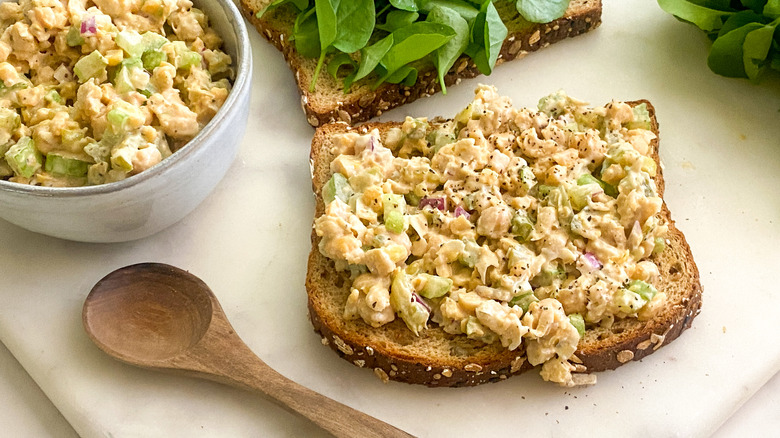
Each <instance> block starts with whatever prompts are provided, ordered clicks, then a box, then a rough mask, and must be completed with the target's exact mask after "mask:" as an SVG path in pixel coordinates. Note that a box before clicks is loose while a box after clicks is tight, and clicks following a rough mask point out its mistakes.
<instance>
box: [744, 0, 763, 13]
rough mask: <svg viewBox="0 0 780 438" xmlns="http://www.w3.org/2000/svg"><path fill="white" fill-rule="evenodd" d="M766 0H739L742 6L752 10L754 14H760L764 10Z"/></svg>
mask: <svg viewBox="0 0 780 438" xmlns="http://www.w3.org/2000/svg"><path fill="white" fill-rule="evenodd" d="M766 2H767V0H740V3H742V6H744V7H746V8H748V9H750V10H752V11H753V12H755V13H756V14H760V13H761V11H763V10H764V6H765V5H766Z"/></svg>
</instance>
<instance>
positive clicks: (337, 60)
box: [328, 53, 357, 79]
mask: <svg viewBox="0 0 780 438" xmlns="http://www.w3.org/2000/svg"><path fill="white" fill-rule="evenodd" d="M344 66H347V70H353V71H354V70H355V69H357V62H355V60H354V59H352V58H351V57H350V56H349V55H348V54H346V53H339V54H337V55H335V56H334V57H333V58H331V59H330V61H328V73H330V75H331V76H333V78H335V79H338V78H339V71H340V70H341V69H342V67H344Z"/></svg>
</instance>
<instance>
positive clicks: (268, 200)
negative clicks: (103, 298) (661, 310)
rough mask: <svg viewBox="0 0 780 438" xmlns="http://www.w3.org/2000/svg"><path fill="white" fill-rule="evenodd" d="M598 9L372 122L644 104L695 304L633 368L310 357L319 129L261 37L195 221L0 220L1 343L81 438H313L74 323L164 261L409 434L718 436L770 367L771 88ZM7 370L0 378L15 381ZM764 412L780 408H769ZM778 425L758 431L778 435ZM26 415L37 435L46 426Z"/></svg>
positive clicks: (775, 85) (658, 24)
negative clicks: (409, 378)
mask: <svg viewBox="0 0 780 438" xmlns="http://www.w3.org/2000/svg"><path fill="white" fill-rule="evenodd" d="M605 3H606V4H605V5H604V16H603V21H604V23H603V24H602V26H601V27H600V28H599V29H597V30H596V31H594V32H591V33H590V34H586V35H584V36H580V37H577V38H575V39H571V40H569V41H565V42H562V43H558V44H555V45H553V46H551V47H549V48H547V49H545V50H543V51H541V52H539V53H535V54H531V55H529V56H528V57H527V58H526V59H524V60H522V61H519V62H513V63H509V64H506V65H504V66H502V67H500V68H498V69H497V70H496V72H495V73H494V74H493V75H492V76H491V77H490V78H484V77H483V78H479V79H477V80H474V81H464V82H463V83H462V84H461V85H460V86H459V87H453V88H452V89H451V90H450V93H449V94H448V95H447V96H442V95H437V96H435V97H433V98H430V99H423V100H421V101H419V102H417V103H415V104H411V105H407V106H405V107H402V108H401V109H399V110H395V111H390V112H388V113H387V114H386V115H385V117H384V118H385V119H400V118H402V117H403V115H405V114H407V113H408V114H414V115H420V116H429V117H433V116H436V115H445V116H446V115H450V116H451V115H453V114H454V112H455V111H456V110H457V108H459V107H462V106H464V105H466V104H467V103H468V102H469V101H470V99H471V95H472V90H473V88H474V87H475V86H476V84H477V83H478V82H486V83H491V84H494V85H496V86H498V87H499V91H501V92H502V93H504V94H506V95H509V96H511V97H512V98H513V99H514V101H515V103H516V104H518V105H534V104H535V102H536V100H538V98H539V97H541V96H543V95H545V94H547V93H549V92H552V91H555V90H556V89H558V88H563V89H565V90H567V91H568V92H569V94H571V95H573V96H576V97H579V98H582V99H585V100H589V101H591V102H594V103H604V102H606V101H608V100H609V99H611V98H619V99H623V100H632V99H640V98H647V99H649V100H650V101H651V102H653V104H654V105H655V107H656V109H657V111H658V118H659V121H660V125H661V158H662V161H663V163H664V165H665V169H664V175H665V177H666V182H667V184H666V195H665V196H666V200H667V203H668V204H669V207H670V209H671V211H672V215H673V218H675V219H676V220H677V222H678V225H679V228H680V229H682V231H683V232H684V233H685V234H686V237H687V238H688V241H689V243H690V245H691V247H692V249H693V252H694V255H695V257H696V260H697V263H698V265H699V270H700V272H701V276H702V285H703V287H704V292H705V296H704V310H703V312H702V314H701V315H700V316H699V317H698V318H697V319H696V320H695V321H694V325H693V328H692V329H691V330H689V331H687V332H686V333H684V334H683V335H682V336H681V338H680V339H679V340H678V341H676V342H675V343H673V344H670V345H669V346H666V347H664V348H662V349H661V350H659V351H658V352H657V353H655V354H653V355H651V356H650V357H648V358H646V359H645V360H643V361H642V362H637V363H630V364H627V365H625V366H623V367H621V368H620V369H618V370H617V371H614V372H605V373H601V374H600V375H599V384H598V385H596V386H594V387H589V388H576V389H563V388H558V387H556V386H553V385H550V384H546V383H543V382H541V380H540V379H539V377H538V375H536V374H534V373H529V374H527V375H524V376H520V377H517V378H513V379H510V380H509V381H506V382H502V383H499V384H491V385H483V386H481V387H477V388H461V389H428V388H422V387H414V386H410V385H404V384H397V383H391V384H388V385H385V384H382V383H381V382H379V381H378V379H376V378H375V377H374V376H373V374H372V373H371V372H369V371H366V370H360V369H358V368H356V367H354V366H352V365H350V364H348V363H347V362H345V361H343V360H341V359H339V358H338V357H337V356H336V355H335V354H333V353H332V352H330V351H329V350H328V349H326V348H325V347H323V346H322V345H320V343H319V339H318V337H317V336H316V335H314V334H313V333H312V330H311V327H310V324H309V323H308V321H307V319H306V311H305V291H304V288H303V278H304V275H305V260H306V254H307V252H308V249H309V230H310V225H311V213H312V206H313V201H312V197H311V194H310V181H309V179H308V177H309V175H308V172H309V171H308V161H307V158H308V142H309V140H310V138H311V135H312V131H311V128H309V127H308V125H307V124H306V122H305V120H304V119H303V117H302V116H301V113H300V110H299V107H298V97H297V92H296V90H295V89H294V87H293V81H292V75H291V74H290V72H289V70H288V69H287V67H286V66H285V65H284V63H283V61H282V59H281V56H280V55H279V54H278V52H276V50H275V49H273V47H271V46H270V45H269V44H267V43H266V42H265V41H263V40H262V39H261V38H260V37H259V36H258V35H256V34H255V33H254V32H251V39H252V43H253V45H254V57H255V66H256V71H255V89H254V91H253V94H252V113H251V114H250V127H249V128H248V130H247V135H246V137H245V139H244V142H243V144H242V149H241V151H240V153H239V158H238V160H237V161H236V163H235V164H234V166H233V169H232V171H231V173H230V174H229V175H228V177H226V179H225V180H224V181H223V182H222V183H221V184H220V186H219V187H218V189H217V191H216V192H215V193H214V194H213V195H212V196H211V197H210V198H208V199H207V200H206V202H205V203H204V204H203V205H202V206H201V207H199V208H198V209H197V210H196V211H195V212H194V213H193V214H192V215H190V216H189V217H188V218H186V219H185V220H184V221H182V222H181V223H179V224H177V225H175V226H174V227H171V228H170V229H168V230H165V231H164V232H162V233H159V234H158V235H156V236H153V237H151V238H148V239H144V240H141V241H137V242H131V243H125V244H116V245H89V244H79V243H72V242H65V241H61V240H56V239H52V238H48V237H44V236H40V235H35V234H32V233H29V232H26V231H24V230H21V229H19V228H17V227H15V226H12V225H10V224H7V223H5V222H2V223H0V239H2V242H1V243H2V244H0V260H3V262H2V263H3V265H2V272H3V277H4V281H3V285H2V287H0V340H2V342H3V343H5V345H6V346H7V347H8V349H9V350H10V351H11V352H12V353H13V354H14V356H16V358H17V359H18V360H19V362H20V363H21V365H22V366H23V367H24V368H25V369H26V370H27V372H29V374H30V375H31V376H32V378H33V379H34V380H35V381H36V382H37V384H38V385H39V386H40V387H41V388H42V389H43V391H44V392H45V394H46V396H48V398H49V399H51V400H52V402H53V403H54V405H55V406H56V407H57V409H59V410H60V411H61V412H62V414H63V415H64V417H65V418H66V419H67V420H68V421H69V422H70V423H71V424H72V425H73V427H74V429H75V430H76V431H77V432H78V433H79V434H81V435H82V436H84V437H91V436H106V435H111V436H115V437H123V436H138V435H143V436H187V437H196V436H304V435H305V436H316V435H317V432H316V431H315V430H314V429H313V428H312V427H311V426H309V425H307V424H305V423H302V422H301V421H299V420H298V419H297V418H295V417H293V416H291V415H289V414H287V413H286V412H284V411H282V410H280V409H278V408H276V407H275V406H273V405H271V404H270V403H268V402H266V401H264V400H262V399H260V398H258V397H256V396H254V395H252V394H249V393H244V392H242V391H239V390H233V389H229V388H224V387H221V386H219V385H217V384H214V383H211V382H200V381H196V380H192V379H189V378H183V377H175V376H170V375H163V374H156V373H151V372H148V371H144V370H139V369H135V368H132V367H129V366H125V365H122V364H119V363H117V362H115V361H113V360H111V359H110V358H108V357H106V356H105V355H103V354H102V353H101V352H99V351H98V350H97V349H96V348H95V347H94V346H92V345H91V343H90V342H89V340H88V339H87V338H86V336H85V335H84V334H83V330H82V328H81V305H82V303H83V299H84V297H85V296H86V294H87V293H88V292H89V289H90V288H91V286H92V285H93V284H94V283H95V282H96V281H97V280H99V279H100V278H101V277H102V276H103V275H105V274H107V273H108V272H110V271H111V270H113V269H115V268H118V267H121V266H125V265H128V264H132V263H137V262H142V261H157V262H166V263H171V264H174V265H176V266H179V267H181V268H183V269H187V270H190V271H191V272H193V273H194V274H196V275H198V276H200V277H201V278H202V279H203V280H204V281H206V283H208V284H209V285H210V286H211V287H212V289H213V290H214V291H215V293H216V294H217V296H218V297H219V298H220V300H221V301H222V304H223V307H224V309H225V312H226V314H227V315H228V317H229V318H230V319H231V321H232V322H233V325H234V327H235V328H236V330H237V332H238V333H239V334H240V335H241V336H242V337H243V338H244V340H245V341H246V342H247V344H248V345H249V346H250V347H251V348H252V349H253V350H254V351H256V352H257V353H258V354H259V355H260V356H261V357H262V358H263V359H265V360H266V362H268V363H269V364H270V365H271V366H272V367H274V368H276V369H277V370H278V371H280V372H281V373H282V374H284V375H286V376H288V377H290V378H292V379H293V380H296V381H298V382H299V383H302V384H304V385H306V386H309V387H311V388H313V389H315V390H317V391H320V392H322V393H324V394H326V395H328V396H330V397H333V398H335V399H337V400H339V401H341V402H344V403H346V404H349V405H351V406H354V407H357V408H360V409H362V410H364V411H366V412H368V413H369V414H372V415H375V416H378V417H380V418H382V419H383V420H385V421H388V422H390V423H392V424H394V425H397V426H399V427H401V428H403V429H405V430H407V431H409V432H411V433H413V434H415V435H419V436H422V437H428V436H448V435H449V436H464V435H474V434H476V435H480V436H481V435H486V434H489V433H492V434H494V435H495V436H509V435H516V434H517V433H518V430H523V431H524V432H525V433H527V434H528V435H529V436H538V435H540V434H542V435H550V436H573V435H577V436H589V435H591V432H592V435H593V436H600V435H604V434H605V433H610V432H611V433H612V434H613V435H614V434H617V435H620V436H637V435H641V434H646V433H650V432H652V433H653V434H654V435H655V436H708V435H710V434H712V433H713V432H714V431H715V430H716V429H717V428H718V426H719V425H720V424H721V422H723V421H724V420H725V419H726V418H728V417H729V416H730V415H731V414H732V413H733V412H734V411H736V410H737V409H738V407H739V406H740V405H741V404H742V403H744V402H745V401H746V400H747V399H748V398H749V397H750V396H751V395H752V394H753V393H754V392H755V391H756V390H757V389H758V388H759V387H761V386H762V385H763V384H764V383H765V382H766V381H767V380H769V379H770V378H771V377H772V376H773V375H775V373H776V372H777V371H778V369H780V341H778V339H777V338H776V337H775V336H776V333H777V325H776V312H777V310H776V309H777V308H778V307H780V293H779V292H778V289H777V287H776V285H777V281H776V272H778V270H779V268H780V245H778V243H780V224H779V223H778V221H779V219H778V213H780V196H778V194H777V192H776V191H777V189H776V187H777V185H778V182H780V123H778V118H779V117H780V113H778V110H780V80H778V79H777V77H774V78H772V79H771V80H768V81H765V82H764V83H762V84H761V85H753V84H751V83H749V82H747V81H742V80H733V79H726V78H721V77H718V76H715V75H713V74H712V73H710V72H709V71H708V70H707V68H706V64H705V59H706V50H707V46H708V42H707V40H706V39H705V38H704V36H703V35H702V34H701V33H700V32H699V31H698V30H696V29H694V28H693V27H691V26H686V25H683V24H681V23H679V22H677V21H676V20H674V19H673V18H671V17H669V16H668V15H666V14H665V13H663V12H662V11H661V10H660V9H659V8H658V7H657V5H656V4H655V2H652V1H647V0H633V1H629V0H622V1H606V2H605ZM6 357H7V356H6ZM4 360H6V359H4ZM7 363H12V361H10V360H7ZM7 363H6V362H3V363H2V364H1V365H2V369H3V370H6V369H11V370H13V369H14V367H13V365H7ZM11 373H16V374H14V375H19V374H21V372H19V371H18V370H17V371H11ZM3 375H4V376H7V375H6V373H5V372H4V373H3ZM776 380H777V378H775V379H774V381H776ZM774 381H773V382H774ZM773 387H774V388H776V384H775V383H773ZM0 388H8V386H4V387H1V386H0ZM11 388H15V387H13V386H11ZM10 391H13V392H16V390H15V389H11V390H10ZM27 391H28V390H22V391H20V393H22V394H23V393H25V392H27ZM771 392H772V393H775V392H774V391H771ZM38 396H40V394H38ZM23 397H26V396H23ZM3 399H4V400H9V398H5V397H4V398H3ZM763 400H765V401H766V402H767V403H769V404H770V406H772V405H773V406H775V407H776V406H777V397H776V396H772V395H771V394H770V395H769V396H768V397H767V398H765V399H763ZM3 403H6V402H3ZM24 404H25V403H24V399H23V400H22V401H21V402H19V403H18V405H19V406H22V405H24ZM0 406H2V405H0ZM777 411H778V410H777V409H774V410H770V411H768V412H770V413H771V412H775V413H776V412H777ZM766 412H767V411H764V414H759V415H762V416H763V415H766ZM46 415H50V414H46ZM747 415H748V417H749V418H750V414H749V413H748V414H747ZM776 416H777V415H776V414H775V415H774V418H773V420H774V421H775V423H774V425H775V428H770V429H764V432H767V433H768V432H769V431H776V430H778V429H777V428H776V425H777V418H776ZM0 418H2V419H3V420H4V421H5V417H0ZM20 418H24V415H21V417H20ZM28 418H31V417H28ZM54 418H56V416H54ZM752 419H753V420H755V418H752ZM31 421H32V423H31V426H30V427H31V428H33V429H32V430H36V429H35V428H38V427H40V428H43V429H41V430H42V431H43V432H42V433H41V434H46V433H47V432H46V430H54V429H53V426H49V424H51V423H50V421H51V422H54V423H56V422H57V420H55V419H53V418H50V417H46V416H44V418H43V419H42V420H41V424H35V421H34V420H31ZM762 422H763V420H762ZM766 424H767V425H768V426H771V425H772V424H773V423H772V418H769V419H766ZM11 427H14V426H13V425H12V426H11ZM728 427H729V426H728V425H727V428H728ZM752 430H755V431H756V432H757V433H760V432H761V429H752ZM732 432H734V433H736V432H737V431H736V430H735V431H732ZM740 432H741V430H740ZM66 433H67V432H66ZM727 433H728V431H727ZM41 434H38V433H33V434H29V435H27V436H40V435H41ZM22 435H25V434H24V433H22ZM64 436H68V435H67V434H66V435H64Z"/></svg>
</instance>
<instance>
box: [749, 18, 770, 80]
mask: <svg viewBox="0 0 780 438" xmlns="http://www.w3.org/2000/svg"><path fill="white" fill-rule="evenodd" d="M775 28H776V26H771V25H770V26H762V27H760V28H758V29H756V30H753V31H751V32H749V33H748V34H747V35H745V42H744V43H743V44H742V52H743V53H742V59H743V62H744V64H745V73H746V74H747V76H748V78H750V79H751V80H752V81H758V78H759V77H760V76H761V73H763V71H764V70H765V69H766V65H767V63H766V59H767V56H768V55H769V49H770V48H771V47H772V36H773V35H774V33H775Z"/></svg>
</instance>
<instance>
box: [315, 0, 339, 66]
mask: <svg viewBox="0 0 780 438" xmlns="http://www.w3.org/2000/svg"><path fill="white" fill-rule="evenodd" d="M334 1H335V2H338V1H339V0H314V9H315V11H316V14H317V29H318V30H319V33H320V49H321V50H322V52H323V53H325V49H327V48H328V47H330V45H331V44H333V42H334V41H336V35H337V29H336V5H334Z"/></svg>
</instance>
